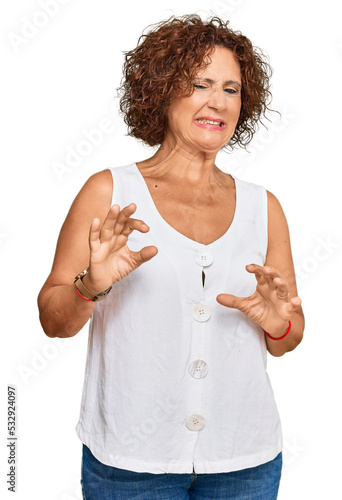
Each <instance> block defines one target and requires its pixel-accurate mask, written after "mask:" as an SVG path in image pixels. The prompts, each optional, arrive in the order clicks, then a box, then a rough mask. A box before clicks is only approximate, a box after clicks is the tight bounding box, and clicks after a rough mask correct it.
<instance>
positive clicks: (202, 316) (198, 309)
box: [192, 302, 211, 323]
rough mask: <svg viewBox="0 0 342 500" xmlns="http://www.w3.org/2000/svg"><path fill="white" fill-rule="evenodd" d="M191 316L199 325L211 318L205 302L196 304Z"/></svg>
mask: <svg viewBox="0 0 342 500" xmlns="http://www.w3.org/2000/svg"><path fill="white" fill-rule="evenodd" d="M192 316H193V317H194V319H195V320H196V321H200V322H201V323H203V322H204V321H208V319H209V318H210V316H211V310H210V307H209V306H208V304H206V303H205V302H196V304H194V305H193V308H192Z"/></svg>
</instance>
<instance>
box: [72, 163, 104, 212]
mask: <svg viewBox="0 0 342 500" xmlns="http://www.w3.org/2000/svg"><path fill="white" fill-rule="evenodd" d="M112 193H113V178H112V174H111V171H110V170H109V169H106V170H102V171H101V172H97V173H96V174H93V175H92V176H91V177H89V179H88V180H87V181H86V183H85V184H84V186H83V187H82V189H81V190H80V192H79V193H78V195H77V196H76V198H75V201H74V203H73V205H74V204H75V202H76V204H77V203H79V202H82V201H83V199H85V198H87V197H91V200H89V199H88V202H89V201H91V204H92V203H94V204H97V203H98V202H100V200H102V202H107V204H108V201H109V204H110V203H111V199H112ZM73 205H72V206H73ZM100 205H101V203H100ZM109 208H110V206H109ZM108 210H109V209H108Z"/></svg>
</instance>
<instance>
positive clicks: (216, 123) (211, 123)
mask: <svg viewBox="0 0 342 500" xmlns="http://www.w3.org/2000/svg"><path fill="white" fill-rule="evenodd" d="M195 123H196V125H197V126H198V127H202V128H206V129H207V130H223V129H224V128H225V127H226V124H225V122H223V121H222V120H220V119H217V120H216V119H214V118H206V117H204V118H196V119H195Z"/></svg>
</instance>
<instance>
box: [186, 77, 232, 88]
mask: <svg viewBox="0 0 342 500" xmlns="http://www.w3.org/2000/svg"><path fill="white" fill-rule="evenodd" d="M195 80H196V81H201V82H206V83H215V80H212V79H211V78H195ZM232 83H233V84H235V85H237V86H238V87H239V88H241V83H240V82H237V81H236V80H227V81H226V82H224V84H225V85H231V84H232Z"/></svg>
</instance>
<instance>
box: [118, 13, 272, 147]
mask: <svg viewBox="0 0 342 500" xmlns="http://www.w3.org/2000/svg"><path fill="white" fill-rule="evenodd" d="M149 28H151V29H150V31H149V32H148V33H147V34H142V35H141V37H140V38H139V41H138V46H137V47H136V48H135V49H133V50H131V51H128V52H125V63H124V67H123V79H122V82H121V86H120V88H119V92H120V95H121V98H120V111H121V112H122V114H123V115H124V120H125V123H126V125H127V126H128V134H129V135H130V136H133V137H136V138H137V139H141V140H143V141H144V142H145V143H147V144H148V145H149V146H156V145H158V144H162V142H163V141H164V139H165V135H166V132H167V129H168V110H169V107H170V104H171V102H172V101H173V100H174V99H177V98H178V97H184V96H187V95H191V93H192V92H193V90H194V89H193V80H194V78H195V77H196V75H197V73H198V72H199V70H201V69H203V68H205V67H206V66H207V65H208V64H209V63H210V54H212V52H213V51H214V49H215V46H220V47H225V48H227V49H230V50H232V52H233V53H234V54H235V57H236V59H237V61H238V62H239V64H240V71H241V83H242V91H241V97H242V99H241V101H242V102H241V111H240V116H239V120H238V123H237V126H236V129H235V132H234V135H233V137H232V138H231V139H230V141H229V143H228V144H227V145H226V146H229V147H232V146H233V145H235V144H237V145H239V146H241V147H246V145H247V144H248V143H249V142H250V141H251V140H252V137H253V135H254V133H255V132H256V130H257V129H258V123H259V121H261V118H262V117H265V115H266V112H267V110H269V107H268V106H269V103H270V101H271V97H272V95H271V92H270V90H269V88H270V82H269V80H270V77H271V74H272V69H271V67H270V65H269V63H268V62H267V57H266V56H265V54H264V53H263V52H262V51H261V50H260V49H258V48H257V47H254V46H253V45H252V42H251V41H250V40H249V39H248V38H247V37H245V36H244V35H242V34H241V32H239V31H232V30H231V29H230V28H229V21H227V22H224V21H222V20H221V19H220V18H218V17H216V16H215V17H212V18H210V19H209V20H207V21H203V20H202V19H201V18H200V17H199V16H198V15H195V14H192V15H188V16H182V17H178V18H177V17H175V16H172V17H171V18H170V19H168V20H166V21H163V22H161V23H158V24H156V25H152V26H150V27H149ZM207 56H209V58H208V57H207Z"/></svg>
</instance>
